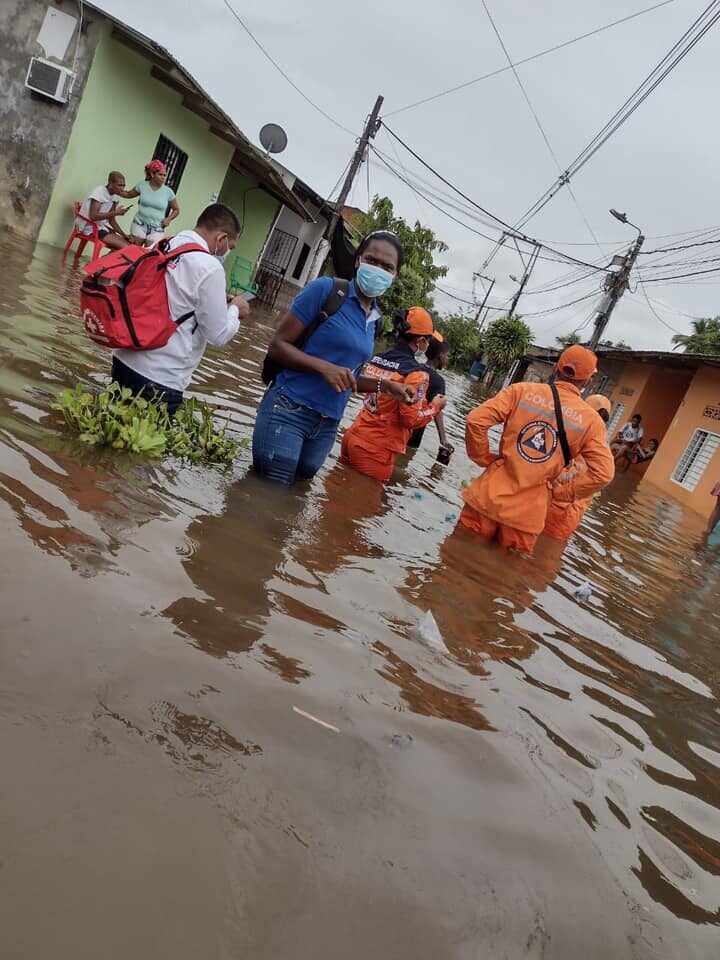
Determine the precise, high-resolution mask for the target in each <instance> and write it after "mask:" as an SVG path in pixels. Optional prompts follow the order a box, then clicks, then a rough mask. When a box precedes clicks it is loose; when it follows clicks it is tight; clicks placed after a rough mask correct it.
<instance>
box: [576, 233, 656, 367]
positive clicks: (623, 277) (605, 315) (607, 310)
mask: <svg viewBox="0 0 720 960" xmlns="http://www.w3.org/2000/svg"><path fill="white" fill-rule="evenodd" d="M623 222H627V218H626V219H625V221H623ZM636 229H637V228H636ZM644 242H645V237H644V236H643V235H642V234H641V233H640V232H638V238H637V240H636V241H635V243H634V244H633V245H632V247H630V249H629V250H628V252H627V256H626V257H625V259H624V261H623V263H622V266H621V267H620V269H619V270H618V271H617V273H610V274H608V277H607V280H606V281H605V291H606V292H605V296H604V297H603V298H602V300H601V301H600V306H599V307H598V311H597V316H596V317H595V329H594V330H593V335H592V337H590V342H589V343H588V346H589V347H590V349H591V350H597V347H598V344H599V343H600V338H601V337H602V335H603V333H605V328H606V327H607V325H608V323H609V322H610V315H611V314H612V312H613V310H614V309H615V304H616V303H617V302H618V300H619V299H620V297H621V296H622V295H623V294H624V293H625V291H626V290H627V288H628V281H629V279H630V271H631V270H632V268H633V267H634V266H635V261H636V260H637V256H638V254H639V253H640V248H641V247H642V245H643V243H644ZM613 262H614V261H613Z"/></svg>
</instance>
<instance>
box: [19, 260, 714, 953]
mask: <svg viewBox="0 0 720 960" xmlns="http://www.w3.org/2000/svg"><path fill="white" fill-rule="evenodd" d="M0 254H1V255H2V263H3V278H2V284H1V285H0V357H1V360H2V366H1V368H0V535H1V537H2V541H1V542H2V551H1V552H0V575H1V578H2V579H1V581H0V583H1V585H2V604H1V606H0V637H1V641H0V757H1V758H2V767H1V772H0V940H1V945H0V954H1V955H2V957H3V958H4V960H44V958H51V957H52V958H53V960H65V958H67V960H98V958H102V960H127V958H129V957H136V958H141V960H144V958H148V960H149V958H152V960H186V958H187V960H191V958H192V960H197V958H203V960H215V958H217V960H230V958H232V960H236V958H241V957H242V958H245V957H247V958H253V960H285V958H287V960H290V958H292V960H326V958H327V960H330V958H333V960H335V958H338V957H341V958H343V960H355V958H357V960H360V958H363V960H378V958H386V957H387V958H393V960H405V958H412V960H445V958H448V960H455V958H457V960H476V958H477V960H479V958H482V960H485V958H488V960H503V958H507V960H519V958H525V957H529V958H541V957H542V958H553V960H566V958H567V960H576V958H581V960H596V958H603V960H607V958H613V960H624V958H663V960H676V958H682V960H688V958H693V960H694V958H698V960H711V958H717V957H718V956H719V955H720V946H719V945H720V930H719V929H718V926H719V925H720V906H719V904H720V810H719V809H718V808H719V807H720V710H719V703H718V684H719V678H720V646H719V643H718V641H719V637H720V630H719V627H720V613H719V607H718V593H719V590H720V587H719V584H720V551H719V550H718V549H717V548H713V547H712V546H710V547H708V546H705V545H703V539H702V534H701V531H702V520H701V518H699V517H697V516H694V515H692V514H690V513H686V512H684V511H683V510H682V509H681V507H680V506H679V505H678V504H677V503H675V502H673V501H671V500H668V499H666V498H664V497H662V496H660V495H658V494H657V493H655V492H653V490H652V489H651V488H649V487H637V485H636V483H635V482H634V481H633V478H632V477H629V476H625V477H622V478H620V479H619V480H618V481H617V482H616V483H614V484H613V485H612V487H611V488H610V489H609V490H608V491H607V492H606V493H605V494H604V495H603V497H602V498H601V500H600V501H599V502H598V503H597V505H596V506H595V508H594V509H592V510H591V512H590V513H589V515H588V516H587V519H586V520H585V522H584V524H583V525H582V528H581V529H580V531H579V532H578V534H577V535H576V537H575V538H574V539H573V541H572V542H571V543H570V545H569V547H568V548H567V550H566V551H565V553H564V555H561V553H560V552H559V551H558V550H557V549H556V548H555V547H554V546H553V545H552V544H550V543H544V544H541V547H540V548H539V550H538V552H537V556H536V557H535V558H534V559H532V560H526V559H521V558H519V557H515V556H509V555H507V554H505V553H503V552H502V551H500V550H498V549H494V548H490V547H487V546H485V545H483V544H481V543H480V542H479V541H471V542H468V541H467V540H466V539H465V538H463V537H462V536H458V535H457V534H455V535H453V527H454V520H453V518H452V516H451V515H452V514H457V513H458V512H459V507H460V503H461V500H460V494H459V491H460V487H461V483H462V481H463V480H464V479H466V478H467V477H470V476H472V474H473V467H472V466H471V465H470V464H469V463H468V461H467V460H466V459H465V457H464V456H463V455H462V453H460V452H458V453H457V454H456V456H455V457H454V458H453V461H452V463H451V465H450V466H449V467H448V468H443V467H440V466H439V465H436V464H435V463H434V455H435V452H436V449H437V445H436V438H435V436H434V435H433V431H432V428H430V429H429V430H428V434H427V436H426V438H425V442H424V446H423V448H422V449H421V450H420V451H419V452H418V453H417V454H415V455H414V456H413V457H412V459H409V460H407V461H406V462H405V463H404V464H403V466H402V468H401V469H399V470H398V472H397V473H396V476H395V478H394V482H393V483H391V484H390V485H389V486H388V487H387V489H385V490H381V489H380V488H379V487H378V486H377V485H375V484H374V483H373V482H372V481H369V480H367V479H366V478H364V477H362V476H359V475H357V474H355V473H353V472H352V471H350V470H348V469H346V468H344V467H342V466H341V465H339V464H338V463H337V462H336V460H335V459H334V458H332V459H331V461H330V462H329V464H328V465H327V467H326V469H325V470H324V471H323V472H322V473H321V474H320V475H319V476H318V477H317V478H316V479H315V481H314V482H313V483H312V484H311V485H310V486H309V488H307V489H304V490H303V489H297V490H293V491H290V492H288V491H286V490H278V489H274V488H272V487H269V486H265V485H262V484H260V483H259V482H257V480H256V479H254V478H253V477H252V476H251V475H249V474H248V466H249V455H248V452H247V451H243V453H242V454H241V456H240V458H239V459H238V461H237V463H236V464H235V466H234V467H233V468H232V469H231V470H229V471H225V472H223V471H221V470H218V469H214V468H205V467H199V466H195V467H188V466H186V465H184V464H183V463H180V462H170V461H168V462H164V463H160V464H155V465H148V464H146V463H141V462H137V461H133V460H132V459H130V458H129V457H127V456H124V455H121V454H119V453H116V454H113V455H109V454H108V453H107V452H98V451H93V450H92V449H88V448H86V447H84V446H83V445H82V444H80V443H79V442H78V441H76V440H74V439H73V438H72V437H69V436H68V435H66V434H65V433H64V432H63V430H62V429H61V428H60V427H59V424H58V422H57V419H56V417H55V416H54V415H53V414H52V413H51V411H50V404H51V403H52V401H53V398H54V396H55V395H56V394H57V393H58V391H59V390H61V389H62V388H63V387H65V386H68V385H71V384H73V383H74V382H75V381H76V380H78V379H80V380H83V381H85V382H87V383H95V384H101V383H103V382H104V381H105V374H106V371H107V367H108V363H107V356H106V355H105V354H104V353H102V352H101V351H100V350H98V349H96V348H95V347H93V346H92V344H90V342H89V341H87V340H86V339H85V338H84V336H83V334H82V332H81V330H80V325H79V319H78V310H77V287H78V274H77V271H76V270H74V269H73V268H72V267H71V266H70V265H68V266H66V267H63V266H62V264H61V261H60V258H59V254H58V252H57V251H55V250H52V249H49V248H42V247H38V248H37V249H36V250H35V251H30V250H25V249H22V248H19V247H17V246H5V247H4V248H0ZM270 325H271V320H270V318H269V317H267V316H263V315H262V314H261V313H259V312H257V311H256V312H255V314H254V315H253V317H252V318H251V319H250V320H249V321H248V322H247V323H246V325H245V328H244V331H243V334H242V336H241V337H240V338H239V339H238V340H237V341H236V342H235V343H234V344H233V345H232V347H231V348H230V349H229V350H228V351H227V352H222V353H212V354H211V355H209V356H208V357H207V358H206V360H205V362H204V363H203V365H202V367H201V370H200V371H199V375H198V377H197V380H196V382H195V389H196V391H197V393H198V394H200V395H201V396H203V397H207V398H212V399H213V401H214V402H216V403H218V404H221V405H222V406H223V407H224V408H225V411H224V412H223V414H222V415H223V416H225V417H227V419H228V420H229V422H230V424H231V430H232V431H233V433H236V434H237V436H238V437H247V436H249V435H250V432H251V427H252V422H253V416H254V411H255V408H256V406H257V403H258V401H259V399H260V395H261V384H260V381H259V378H258V365H259V362H260V360H261V357H262V355H263V352H264V351H263V344H265V343H266V342H267V339H268V336H269V330H270ZM449 393H450V395H451V405H450V408H449V416H448V419H449V426H450V431H451V433H452V436H453V439H454V441H455V443H456V445H457V446H458V447H460V445H461V437H462V424H463V417H464V415H465V414H466V412H467V411H468V410H469V409H470V408H471V407H472V406H473V405H474V404H475V403H476V402H477V399H478V394H477V387H476V386H475V385H473V384H471V383H470V382H469V381H467V380H465V379H463V378H460V377H454V376H451V377H450V378H449ZM355 409H357V408H356V406H355V407H353V410H355ZM336 452H337V451H336ZM585 581H589V582H590V583H591V585H592V589H593V594H592V597H591V598H590V600H588V601H587V602H580V601H578V600H576V599H575V598H574V592H575V590H576V589H577V587H578V586H579V585H580V584H582V583H584V582H585ZM428 610H431V611H432V612H433V614H434V617H435V619H436V621H437V624H438V627H439V631H440V634H441V637H442V639H441V640H440V639H439V638H438V637H437V636H433V634H432V633H431V632H427V631H426V632H422V631H420V632H418V624H419V623H420V622H421V620H422V618H423V616H424V615H425V613H426V611H428ZM298 711H302V712H298ZM306 714H310V715H311V717H316V718H319V719H320V720H322V721H324V723H325V724H328V725H330V726H329V727H328V726H321V725H319V724H317V723H315V722H313V721H312V719H308V717H307V716H306ZM333 728H335V729H333ZM336 731H337V732H336Z"/></svg>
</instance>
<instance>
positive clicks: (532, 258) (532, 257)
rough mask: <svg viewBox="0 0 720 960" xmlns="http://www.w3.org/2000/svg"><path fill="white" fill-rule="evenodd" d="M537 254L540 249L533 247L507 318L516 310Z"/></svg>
mask: <svg viewBox="0 0 720 960" xmlns="http://www.w3.org/2000/svg"><path fill="white" fill-rule="evenodd" d="M539 253H540V247H534V248H533V252H532V253H531V254H530V259H529V260H528V265H527V266H526V267H525V273H524V274H523V275H522V279H521V281H520V286H519V287H518V288H517V292H516V293H515V296H514V297H513V300H512V303H511V304H510V309H509V310H508V312H507V315H508V316H509V317H512V315H513V313H514V312H515V308H516V307H517V305H518V300H519V299H520V295H521V294H522V292H523V290H524V289H525V284H526V283H527V282H528V280H529V279H530V274H531V273H532V272H533V267H534V266H535V261H536V260H537V258H538V254H539Z"/></svg>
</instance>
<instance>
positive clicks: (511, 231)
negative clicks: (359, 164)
mask: <svg viewBox="0 0 720 960" xmlns="http://www.w3.org/2000/svg"><path fill="white" fill-rule="evenodd" d="M718 2H720V0H718ZM382 125H383V127H384V128H385V130H386V131H387V132H388V133H389V134H390V135H391V136H392V137H394V138H395V140H397V142H398V143H399V144H400V145H401V146H402V147H404V148H405V150H407V151H408V153H410V154H411V155H412V156H413V157H415V159H416V160H417V161H418V162H419V163H421V164H422V165H423V167H425V169H426V170H429V171H430V172H431V173H432V174H433V175H434V176H435V177H437V178H438V180H441V181H442V182H443V183H444V184H445V185H446V186H448V187H450V189H451V190H454V191H455V193H457V194H458V196H460V197H462V198H463V200H466V201H467V202H468V203H469V204H470V205H471V206H473V207H475V208H476V209H477V210H479V211H480V212H481V213H483V214H485V216H487V217H490V219H491V220H493V221H495V223H498V224H499V225H500V226H501V227H503V232H504V234H505V235H506V236H510V237H514V238H516V239H517V240H521V241H523V242H524V243H529V244H530V245H531V246H539V247H543V248H544V249H545V250H547V251H548V252H551V253H554V254H555V255H556V256H558V257H561V258H562V259H563V260H565V261H567V262H569V263H576V264H578V265H579V266H581V267H590V268H592V269H595V270H600V271H603V272H607V271H605V268H604V267H596V266H595V264H592V263H588V262H587V261H586V260H580V259H578V258H577V257H573V256H571V255H570V254H569V253H563V251H562V250H555V249H554V248H553V247H549V246H548V245H547V244H546V243H542V242H541V241H539V240H535V239H534V238H533V237H530V236H528V235H527V234H526V233H523V232H522V231H519V230H517V229H516V228H515V227H512V226H511V225H510V224H509V223H508V222H507V221H506V220H503V219H502V217H498V216H497V214H494V213H492V212H491V211H490V210H488V209H487V208H486V207H483V206H482V205H481V204H479V203H478V202H477V201H476V200H473V198H472V197H470V196H468V195H467V194H466V193H465V192H464V191H462V190H461V189H460V188H459V187H458V186H457V185H456V184H454V183H452V181H450V180H448V179H447V177H444V176H443V175H442V174H441V173H440V172H439V171H438V170H437V169H436V168H435V167H433V166H432V165H431V164H430V163H428V161H427V160H424V159H423V158H422V157H421V156H420V154H419V153H417V152H416V151H415V150H413V148H412V147H411V146H409V145H408V144H407V143H406V142H405V141H404V140H403V139H402V137H400V136H399V135H398V134H397V133H395V131H394V130H392V129H391V128H390V127H389V126H388V125H387V124H386V123H385V122H384V121H383V124H382ZM373 152H374V153H375V154H376V155H377V156H378V158H379V159H380V160H381V161H382V162H383V163H384V164H385V166H386V167H389V168H391V169H392V167H391V164H389V163H388V162H387V160H386V159H385V158H384V157H383V155H382V154H381V153H379V152H378V151H377V149H376V148H375V147H373ZM401 179H404V178H402V177H401ZM406 182H407V181H406ZM426 199H427V198H426ZM475 232H477V231H475ZM480 236H482V237H484V239H486V240H487V239H492V240H494V239H495V238H490V237H487V236H486V235H485V234H482V233H481V234H480Z"/></svg>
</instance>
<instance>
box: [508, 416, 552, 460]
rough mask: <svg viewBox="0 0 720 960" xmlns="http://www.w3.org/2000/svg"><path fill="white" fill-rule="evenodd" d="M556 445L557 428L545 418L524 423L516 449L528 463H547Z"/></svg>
mask: <svg viewBox="0 0 720 960" xmlns="http://www.w3.org/2000/svg"><path fill="white" fill-rule="evenodd" d="M557 445H558V435H557V430H556V429H555V427H553V426H552V424H550V423H546V422H545V420H533V421H532V423H526V424H525V426H524V427H523V428H522V430H521V431H520V433H519V434H518V438H517V451H518V453H519V454H520V456H521V457H522V458H523V460H526V461H527V462H528V463H547V462H548V460H550V459H551V458H552V456H553V454H554V453H555V451H556V450H557Z"/></svg>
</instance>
